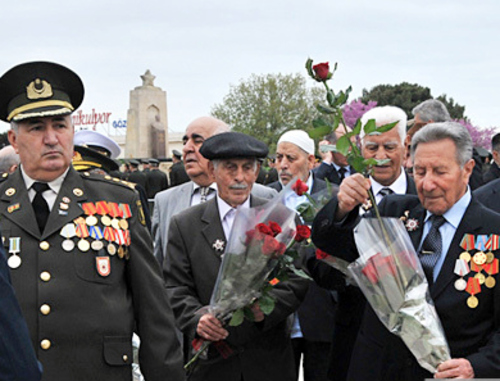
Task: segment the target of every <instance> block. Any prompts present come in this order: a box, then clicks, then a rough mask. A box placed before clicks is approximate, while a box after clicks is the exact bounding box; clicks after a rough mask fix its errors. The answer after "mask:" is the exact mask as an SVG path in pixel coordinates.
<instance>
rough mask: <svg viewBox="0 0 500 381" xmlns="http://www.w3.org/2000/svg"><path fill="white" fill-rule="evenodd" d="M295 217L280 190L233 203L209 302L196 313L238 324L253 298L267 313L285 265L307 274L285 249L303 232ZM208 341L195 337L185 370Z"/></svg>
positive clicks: (249, 313) (250, 315) (284, 277)
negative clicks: (246, 203)
mask: <svg viewBox="0 0 500 381" xmlns="http://www.w3.org/2000/svg"><path fill="white" fill-rule="evenodd" d="M295 218H296V212H295V211H293V210H291V209H289V208H287V207H285V206H284V205H283V204H282V202H281V197H280V196H276V197H275V198H274V199H272V200H270V201H269V202H267V203H266V204H264V205H260V206H255V207H252V208H247V209H244V208H240V209H238V210H237V212H236V215H235V219H234V223H233V227H232V229H231V234H230V237H229V239H228V242H227V245H226V248H225V251H224V254H223V257H222V263H221V266H220V268H219V274H218V276H217V280H216V283H215V287H214V290H213V292H212V297H211V302H210V305H209V306H207V307H205V308H203V309H201V310H200V311H199V312H198V313H200V314H204V313H211V314H212V315H214V316H215V317H216V318H217V319H219V320H220V321H221V322H223V324H229V325H231V326H238V325H240V324H241V323H242V322H243V320H244V319H245V318H246V319H248V320H250V321H253V313H252V311H251V308H250V306H251V305H252V304H253V303H254V302H255V301H257V300H258V303H259V306H260V309H261V311H262V312H263V313H264V314H265V315H269V314H270V313H271V312H272V311H273V309H274V306H275V300H274V299H273V296H272V295H271V294H270V291H271V290H272V288H273V286H274V285H276V284H278V283H279V282H281V281H285V280H287V279H288V274H289V271H293V272H295V273H296V274H298V275H300V276H303V277H307V275H306V274H305V273H304V272H302V271H301V270H299V269H297V268H295V266H294V261H295V259H296V258H295V257H294V253H295V252H294V251H287V250H288V249H289V248H290V247H291V246H293V245H294V244H295V241H296V238H297V240H300V239H302V236H301V234H302V235H304V234H306V233H304V232H303V231H302V230H301V229H299V230H300V233H299V232H297V229H296V224H295ZM309 234H310V232H307V236H309ZM307 278H308V277H307ZM210 344H211V342H210V341H204V340H202V339H195V341H194V342H193V348H194V349H195V355H194V356H193V358H192V359H191V360H190V361H189V362H188V363H187V364H186V365H185V369H187V370H189V369H190V368H191V367H192V365H193V364H195V363H196V361H197V359H198V357H200V356H202V355H203V354H204V353H205V352H206V349H207V348H208V346H209V345H210ZM216 346H217V345H216ZM221 355H223V356H224V355H225V354H224V353H222V352H221Z"/></svg>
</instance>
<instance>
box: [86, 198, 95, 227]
mask: <svg viewBox="0 0 500 381" xmlns="http://www.w3.org/2000/svg"><path fill="white" fill-rule="evenodd" d="M82 209H83V211H84V212H85V214H86V215H87V218H85V222H86V223H87V225H89V226H94V225H96V224H97V222H98V221H97V217H96V216H94V214H96V212H97V209H96V206H95V205H94V203H93V202H86V203H84V204H82Z"/></svg>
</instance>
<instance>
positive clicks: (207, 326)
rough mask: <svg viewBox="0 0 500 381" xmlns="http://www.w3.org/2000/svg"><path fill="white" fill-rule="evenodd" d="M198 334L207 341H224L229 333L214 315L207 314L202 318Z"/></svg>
mask: <svg viewBox="0 0 500 381" xmlns="http://www.w3.org/2000/svg"><path fill="white" fill-rule="evenodd" d="M196 333H197V334H198V335H199V336H200V337H201V338H202V339H205V340H209V341H219V340H224V339H225V338H226V337H227V335H229V332H227V331H226V330H225V329H224V328H222V323H221V322H220V321H219V319H217V318H216V317H215V316H214V315H212V314H205V315H203V316H202V317H201V318H200V321H199V322H198V326H197V327H196Z"/></svg>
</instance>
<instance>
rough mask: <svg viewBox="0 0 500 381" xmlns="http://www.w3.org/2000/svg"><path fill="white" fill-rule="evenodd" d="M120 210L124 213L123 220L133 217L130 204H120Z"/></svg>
mask: <svg viewBox="0 0 500 381" xmlns="http://www.w3.org/2000/svg"><path fill="white" fill-rule="evenodd" d="M120 209H121V211H122V213H123V218H130V217H132V210H131V209H130V205H129V204H120Z"/></svg>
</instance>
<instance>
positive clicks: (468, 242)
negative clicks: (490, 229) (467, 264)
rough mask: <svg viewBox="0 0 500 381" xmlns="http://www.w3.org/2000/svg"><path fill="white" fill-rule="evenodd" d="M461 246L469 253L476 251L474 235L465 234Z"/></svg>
mask: <svg viewBox="0 0 500 381" xmlns="http://www.w3.org/2000/svg"><path fill="white" fill-rule="evenodd" d="M460 246H461V247H462V248H463V249H464V250H467V251H469V250H472V249H474V247H475V244H474V236H473V235H472V234H464V237H463V238H462V241H460Z"/></svg>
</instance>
